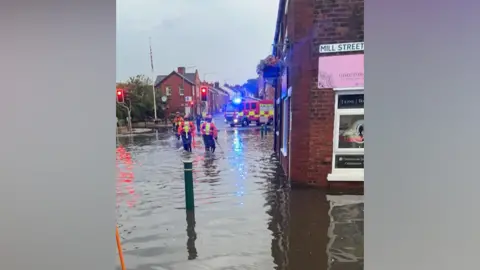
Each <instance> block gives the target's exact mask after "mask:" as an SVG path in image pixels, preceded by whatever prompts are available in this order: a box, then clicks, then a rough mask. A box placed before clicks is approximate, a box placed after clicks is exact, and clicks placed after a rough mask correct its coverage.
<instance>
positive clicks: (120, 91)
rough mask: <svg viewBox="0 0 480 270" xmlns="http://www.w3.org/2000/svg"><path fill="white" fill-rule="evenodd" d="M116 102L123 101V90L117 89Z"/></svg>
mask: <svg viewBox="0 0 480 270" xmlns="http://www.w3.org/2000/svg"><path fill="white" fill-rule="evenodd" d="M117 102H118V103H125V90H123V89H117Z"/></svg>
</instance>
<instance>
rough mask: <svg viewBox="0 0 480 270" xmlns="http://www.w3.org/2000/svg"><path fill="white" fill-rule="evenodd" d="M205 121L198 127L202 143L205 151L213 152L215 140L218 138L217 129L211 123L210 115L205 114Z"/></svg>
mask: <svg viewBox="0 0 480 270" xmlns="http://www.w3.org/2000/svg"><path fill="white" fill-rule="evenodd" d="M205 121H206V122H204V123H203V124H202V127H201V128H200V130H201V132H202V137H203V143H204V144H205V151H207V152H209V151H211V152H212V153H213V152H215V141H216V140H217V139H218V129H217V127H216V126H215V124H214V123H212V116H211V115H207V116H206V117H205Z"/></svg>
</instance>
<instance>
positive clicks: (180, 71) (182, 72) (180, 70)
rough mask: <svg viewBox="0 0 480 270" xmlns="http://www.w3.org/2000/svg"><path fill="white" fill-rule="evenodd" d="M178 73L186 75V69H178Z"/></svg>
mask: <svg viewBox="0 0 480 270" xmlns="http://www.w3.org/2000/svg"><path fill="white" fill-rule="evenodd" d="M177 72H178V73H180V74H182V75H184V74H185V67H178V68H177Z"/></svg>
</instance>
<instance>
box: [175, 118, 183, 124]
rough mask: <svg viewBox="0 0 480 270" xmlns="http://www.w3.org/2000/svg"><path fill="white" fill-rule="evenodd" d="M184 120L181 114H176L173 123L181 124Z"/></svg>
mask: <svg viewBox="0 0 480 270" xmlns="http://www.w3.org/2000/svg"><path fill="white" fill-rule="evenodd" d="M182 122H183V117H181V116H176V117H175V118H174V119H173V123H174V124H175V125H181V124H182Z"/></svg>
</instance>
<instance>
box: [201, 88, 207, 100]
mask: <svg viewBox="0 0 480 270" xmlns="http://www.w3.org/2000/svg"><path fill="white" fill-rule="evenodd" d="M207 94H208V91H207V87H205V86H202V87H200V95H201V96H202V101H207Z"/></svg>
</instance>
